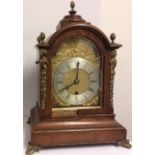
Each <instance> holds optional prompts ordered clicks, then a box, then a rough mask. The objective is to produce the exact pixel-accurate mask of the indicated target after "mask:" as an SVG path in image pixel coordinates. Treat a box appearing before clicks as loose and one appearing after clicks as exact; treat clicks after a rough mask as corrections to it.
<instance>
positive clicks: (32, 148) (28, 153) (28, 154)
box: [26, 144, 40, 155]
mask: <svg viewBox="0 0 155 155" xmlns="http://www.w3.org/2000/svg"><path fill="white" fill-rule="evenodd" d="M39 150H40V147H39V146H35V145H31V144H29V145H28V148H27V151H26V155H33V153H34V152H38V151H39Z"/></svg>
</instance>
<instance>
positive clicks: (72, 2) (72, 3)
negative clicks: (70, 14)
mask: <svg viewBox="0 0 155 155" xmlns="http://www.w3.org/2000/svg"><path fill="white" fill-rule="evenodd" d="M70 7H71V8H72V10H74V7H75V2H74V1H71V3H70Z"/></svg>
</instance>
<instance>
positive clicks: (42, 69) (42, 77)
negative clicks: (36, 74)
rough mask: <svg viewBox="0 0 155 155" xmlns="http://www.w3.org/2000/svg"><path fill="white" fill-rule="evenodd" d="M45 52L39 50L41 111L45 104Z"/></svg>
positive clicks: (44, 50)
mask: <svg viewBox="0 0 155 155" xmlns="http://www.w3.org/2000/svg"><path fill="white" fill-rule="evenodd" d="M46 54H47V51H46V49H40V51H39V58H40V59H39V61H38V62H39V64H40V106H41V109H44V108H45V103H46V79H47V77H46V76H47V75H46V74H47V56H46Z"/></svg>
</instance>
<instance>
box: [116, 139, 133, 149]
mask: <svg viewBox="0 0 155 155" xmlns="http://www.w3.org/2000/svg"><path fill="white" fill-rule="evenodd" d="M117 145H118V146H123V147H125V148H128V149H130V148H131V147H132V145H131V144H130V141H129V140H128V139H126V140H121V141H118V142H117Z"/></svg>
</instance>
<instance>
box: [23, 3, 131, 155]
mask: <svg viewBox="0 0 155 155" xmlns="http://www.w3.org/2000/svg"><path fill="white" fill-rule="evenodd" d="M70 6H71V11H69V15H67V16H65V17H64V18H63V19H62V20H61V21H60V23H59V26H58V28H57V31H56V32H55V33H54V34H53V35H52V36H51V37H50V38H49V40H47V41H46V40H45V34H44V33H40V35H39V37H38V38H37V40H38V45H37V47H38V49H39V60H38V61H37V62H36V63H37V67H38V68H39V75H38V78H39V81H40V82H39V91H38V96H39V97H38V100H37V103H36V106H35V107H33V108H32V109H31V114H30V118H29V121H28V122H29V123H30V127H31V140H30V143H29V145H28V149H27V151H26V154H27V155H31V154H33V153H34V152H35V151H38V150H39V149H40V148H46V147H58V146H73V145H90V144H91V145H92V144H114V145H119V146H123V147H126V148H130V147H131V145H130V144H129V141H128V140H127V139H126V129H125V128H124V127H123V126H122V125H120V124H119V123H118V122H117V121H116V120H115V114H114V109H113V84H114V75H115V67H116V63H117V61H116V49H118V48H120V47H121V45H120V44H117V43H115V38H116V36H115V34H114V33H112V34H111V36H110V39H111V41H109V39H108V38H107V37H106V35H105V34H104V33H103V32H102V31H101V30H99V29H98V28H97V27H95V26H93V25H91V24H90V23H88V22H86V21H85V20H84V19H83V18H82V17H81V16H79V15H77V14H76V11H75V10H74V7H75V3H74V2H71V4H70Z"/></svg>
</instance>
